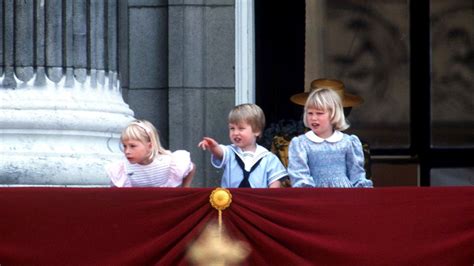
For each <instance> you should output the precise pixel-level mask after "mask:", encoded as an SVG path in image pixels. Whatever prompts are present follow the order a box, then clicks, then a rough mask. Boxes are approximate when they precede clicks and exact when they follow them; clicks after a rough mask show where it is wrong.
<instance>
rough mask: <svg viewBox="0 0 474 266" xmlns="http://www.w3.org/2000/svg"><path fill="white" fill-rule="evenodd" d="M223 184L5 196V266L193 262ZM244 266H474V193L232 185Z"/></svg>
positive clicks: (227, 214)
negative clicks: (247, 249)
mask: <svg viewBox="0 0 474 266" xmlns="http://www.w3.org/2000/svg"><path fill="white" fill-rule="evenodd" d="M211 191H212V188H189V189H183V188H126V189H123V188H122V189H116V188H82V189H81V188H0V203H1V204H0V215H1V222H0V265H65V264H67V265H187V264H188V263H187V261H186V258H185V254H186V251H187V248H188V247H189V245H190V244H192V242H193V240H194V239H196V237H197V236H198V235H199V233H200V232H201V231H202V229H203V228H204V226H205V225H206V224H207V223H208V222H209V221H217V211H216V210H215V209H213V208H212V206H211V205H210V203H209V195H210V194H211ZM230 192H231V193H232V204H231V205H230V206H229V207H228V208H227V209H225V210H224V211H223V222H224V225H225V228H226V229H227V230H226V231H227V232H228V233H229V235H230V236H231V237H233V238H235V239H239V240H243V241H245V242H247V243H248V244H249V245H250V246H251V248H252V251H251V254H250V255H249V257H248V258H247V260H246V262H245V263H244V265H472V264H473V263H474V200H473V199H474V188H471V187H457V188H454V187H446V188H376V189H310V188H308V189H303V188H302V189H296V188H287V189H245V188H242V189H230Z"/></svg>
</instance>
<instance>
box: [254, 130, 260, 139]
mask: <svg viewBox="0 0 474 266" xmlns="http://www.w3.org/2000/svg"><path fill="white" fill-rule="evenodd" d="M253 134H254V135H255V137H256V138H257V139H258V137H260V134H261V132H260V131H258V132H253Z"/></svg>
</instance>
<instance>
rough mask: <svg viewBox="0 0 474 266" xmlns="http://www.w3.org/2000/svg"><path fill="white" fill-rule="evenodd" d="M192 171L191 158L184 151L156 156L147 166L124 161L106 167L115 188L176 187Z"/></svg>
mask: <svg viewBox="0 0 474 266" xmlns="http://www.w3.org/2000/svg"><path fill="white" fill-rule="evenodd" d="M192 169H193V163H192V162H191V156H190V154H189V152H187V151H184V150H177V151H175V152H173V153H171V154H164V155H157V156H156V157H155V159H154V160H153V162H152V163H150V164H148V165H141V164H131V163H130V162H128V160H126V159H125V160H122V161H118V162H114V163H111V164H109V165H108V166H106V172H107V175H108V176H109V178H110V181H111V184H112V185H113V186H115V187H178V186H181V184H182V183H183V178H184V177H185V176H187V175H188V174H189V172H191V170H192Z"/></svg>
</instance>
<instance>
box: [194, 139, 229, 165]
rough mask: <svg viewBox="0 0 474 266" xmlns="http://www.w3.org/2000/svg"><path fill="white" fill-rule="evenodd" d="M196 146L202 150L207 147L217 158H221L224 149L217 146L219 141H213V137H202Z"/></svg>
mask: <svg viewBox="0 0 474 266" xmlns="http://www.w3.org/2000/svg"><path fill="white" fill-rule="evenodd" d="M198 147H200V148H201V149H203V150H207V149H209V151H210V152H211V153H212V155H214V156H215V157H216V158H217V159H219V160H222V157H223V156H224V150H223V149H222V148H221V147H220V146H219V143H217V141H215V140H214V139H213V138H209V137H204V138H202V140H201V142H199V144H198Z"/></svg>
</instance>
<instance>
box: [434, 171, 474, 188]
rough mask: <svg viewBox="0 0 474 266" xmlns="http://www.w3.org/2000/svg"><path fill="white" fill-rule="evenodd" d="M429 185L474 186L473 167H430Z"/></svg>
mask: <svg viewBox="0 0 474 266" xmlns="http://www.w3.org/2000/svg"><path fill="white" fill-rule="evenodd" d="M430 178H431V186H474V168H473V167H471V168H438V169H431V173H430Z"/></svg>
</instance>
